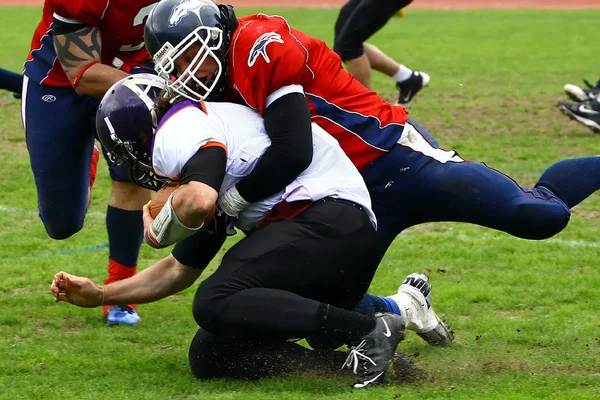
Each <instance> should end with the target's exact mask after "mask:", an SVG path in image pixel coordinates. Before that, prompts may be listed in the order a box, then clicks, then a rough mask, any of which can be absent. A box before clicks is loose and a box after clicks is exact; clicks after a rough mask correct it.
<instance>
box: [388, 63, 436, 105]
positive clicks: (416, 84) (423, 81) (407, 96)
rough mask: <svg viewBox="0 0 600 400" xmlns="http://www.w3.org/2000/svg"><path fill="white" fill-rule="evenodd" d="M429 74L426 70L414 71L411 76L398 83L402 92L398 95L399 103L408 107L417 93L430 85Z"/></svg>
mask: <svg viewBox="0 0 600 400" xmlns="http://www.w3.org/2000/svg"><path fill="white" fill-rule="evenodd" d="M429 81H430V78H429V75H427V74H426V73H425V72H418V71H414V72H413V73H412V75H411V76H410V78H408V79H407V80H405V81H402V82H398V83H396V87H397V88H398V90H400V94H399V95H398V103H396V104H398V105H400V106H402V107H404V108H408V107H410V102H411V101H412V99H413V97H415V95H416V94H417V93H419V92H420V91H421V89H423V88H424V87H427V86H429Z"/></svg>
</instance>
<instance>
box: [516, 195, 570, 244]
mask: <svg viewBox="0 0 600 400" xmlns="http://www.w3.org/2000/svg"><path fill="white" fill-rule="evenodd" d="M515 217H516V218H515V220H516V221H517V222H516V224H515V225H516V226H517V228H516V232H511V234H513V235H515V236H517V237H520V238H523V239H530V240H543V239H548V238H551V237H552V236H554V235H556V234H557V233H559V232H560V231H562V230H563V229H565V227H566V226H567V224H568V223H569V219H570V218H571V210H569V209H568V208H567V207H566V206H564V205H561V204H559V203H558V202H550V201H548V202H547V203H544V204H539V203H531V202H528V203H524V204H520V205H518V206H517V209H516V211H515Z"/></svg>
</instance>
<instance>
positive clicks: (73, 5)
mask: <svg viewBox="0 0 600 400" xmlns="http://www.w3.org/2000/svg"><path fill="white" fill-rule="evenodd" d="M49 1H50V2H51V3H52V11H53V12H54V13H55V14H58V15H59V16H60V17H63V18H67V19H76V20H77V21H79V22H81V23H84V24H88V25H94V26H97V25H99V23H100V20H102V18H103V17H104V11H105V10H106V8H107V7H108V3H109V1H110V0H49Z"/></svg>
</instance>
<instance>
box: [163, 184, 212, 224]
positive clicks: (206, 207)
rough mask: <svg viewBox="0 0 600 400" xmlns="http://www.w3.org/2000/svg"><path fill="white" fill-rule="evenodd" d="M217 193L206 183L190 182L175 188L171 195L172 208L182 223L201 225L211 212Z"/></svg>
mask: <svg viewBox="0 0 600 400" xmlns="http://www.w3.org/2000/svg"><path fill="white" fill-rule="evenodd" d="M217 196H218V193H217V192H216V190H214V189H213V188H211V187H210V186H208V185H205V184H203V183H200V182H190V183H188V184H185V185H181V187H180V188H179V189H178V190H177V192H176V193H175V195H174V196H173V209H174V210H175V213H176V214H177V218H179V220H180V221H181V223H182V224H184V225H185V226H189V227H196V226H200V225H202V223H203V222H204V219H205V218H206V216H207V215H208V214H209V213H210V212H212V210H213V209H214V207H215V204H216V202H217Z"/></svg>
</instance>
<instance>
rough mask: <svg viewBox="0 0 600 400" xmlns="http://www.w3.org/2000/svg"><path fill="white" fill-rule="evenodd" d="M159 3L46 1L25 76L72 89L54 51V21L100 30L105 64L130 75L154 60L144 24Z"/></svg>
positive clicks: (135, 0)
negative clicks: (150, 53)
mask: <svg viewBox="0 0 600 400" xmlns="http://www.w3.org/2000/svg"><path fill="white" fill-rule="evenodd" d="M156 3H158V1H157V0H45V1H44V11H43V14H42V20H41V21H40V23H39V24H38V26H37V28H36V30H35V32H34V34H33V39H32V41H31V50H30V52H29V56H28V57H27V61H26V62H25V75H27V76H28V77H29V78H30V79H32V80H33V81H35V82H38V83H42V84H44V85H49V86H71V83H70V82H69V79H68V78H67V76H66V75H65V73H64V71H63V69H62V67H61V65H60V62H59V61H58V59H57V57H56V52H55V51H54V44H53V40H54V34H53V32H52V21H53V20H54V18H56V19H58V20H60V21H62V22H65V23H73V24H87V25H93V26H97V27H98V28H99V30H100V36H101V40H102V52H101V54H102V63H103V64H106V65H110V66H113V67H116V68H120V69H122V70H124V71H126V72H129V70H130V69H131V68H133V67H135V66H137V65H139V64H141V63H143V62H146V61H149V60H151V57H150V55H149V54H148V52H147V51H146V48H145V47H144V37H143V34H144V22H145V20H146V17H147V16H148V14H150V11H152V8H154V6H155V5H156Z"/></svg>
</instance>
